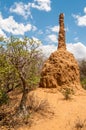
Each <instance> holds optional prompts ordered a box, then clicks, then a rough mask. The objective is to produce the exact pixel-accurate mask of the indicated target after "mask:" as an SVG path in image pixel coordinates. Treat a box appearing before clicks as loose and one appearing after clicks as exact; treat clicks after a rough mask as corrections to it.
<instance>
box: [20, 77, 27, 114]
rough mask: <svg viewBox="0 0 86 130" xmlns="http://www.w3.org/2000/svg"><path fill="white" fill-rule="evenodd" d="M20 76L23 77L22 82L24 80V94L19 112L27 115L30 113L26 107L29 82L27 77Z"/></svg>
mask: <svg viewBox="0 0 86 130" xmlns="http://www.w3.org/2000/svg"><path fill="white" fill-rule="evenodd" d="M20 78H21V82H22V86H23V94H22V98H21V101H20V105H19V113H20V114H21V115H22V116H25V115H27V114H28V112H27V107H26V101H27V96H28V88H27V83H26V81H25V79H24V78H23V76H21V75H20Z"/></svg>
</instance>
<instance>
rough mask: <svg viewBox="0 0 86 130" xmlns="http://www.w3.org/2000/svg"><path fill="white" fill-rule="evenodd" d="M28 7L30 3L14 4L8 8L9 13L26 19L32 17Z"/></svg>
mask: <svg viewBox="0 0 86 130" xmlns="http://www.w3.org/2000/svg"><path fill="white" fill-rule="evenodd" d="M30 7H31V3H28V4H24V3H23V2H19V3H17V2H15V3H14V5H13V6H12V7H11V8H10V12H11V13H16V14H18V15H21V16H23V17H24V18H25V19H27V18H28V17H29V16H30V17H32V15H31V11H30Z"/></svg>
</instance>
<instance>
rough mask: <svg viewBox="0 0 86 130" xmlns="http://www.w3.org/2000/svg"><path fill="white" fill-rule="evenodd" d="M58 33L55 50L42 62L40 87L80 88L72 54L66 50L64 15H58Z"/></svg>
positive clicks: (78, 73) (76, 67) (77, 69)
mask: <svg viewBox="0 0 86 130" xmlns="http://www.w3.org/2000/svg"><path fill="white" fill-rule="evenodd" d="M59 27H60V29H59V35H58V48H57V51H55V52H54V53H52V54H51V55H50V57H49V59H48V60H47V61H46V62H45V63H44V66H43V68H42V72H41V79H40V84H39V85H40V87H43V88H57V89H58V90H62V89H63V88H71V89H80V87H81V85H80V72H79V66H78V63H77V61H76V60H75V58H74V56H73V54H71V53H70V52H68V51H67V50H66V43H65V28H64V15H63V14H62V13H61V14H60V16H59Z"/></svg>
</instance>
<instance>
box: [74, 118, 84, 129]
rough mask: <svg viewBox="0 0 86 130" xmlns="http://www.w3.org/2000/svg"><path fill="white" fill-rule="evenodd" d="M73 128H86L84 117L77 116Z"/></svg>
mask: <svg viewBox="0 0 86 130" xmlns="http://www.w3.org/2000/svg"><path fill="white" fill-rule="evenodd" d="M74 129H75V130H86V119H85V120H81V119H80V117H78V118H77V120H76V121H75V125H74Z"/></svg>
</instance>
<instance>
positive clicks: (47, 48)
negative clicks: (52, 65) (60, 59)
mask: <svg viewBox="0 0 86 130" xmlns="http://www.w3.org/2000/svg"><path fill="white" fill-rule="evenodd" d="M40 49H42V51H43V54H44V55H45V57H49V56H50V54H51V53H52V52H54V51H56V50H57V46H56V45H54V44H51V45H50V44H49V45H41V46H40ZM67 50H68V51H69V52H71V53H72V54H74V56H75V58H76V59H86V46H85V45H84V44H82V43H81V42H77V43H74V44H72V43H69V44H67Z"/></svg>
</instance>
